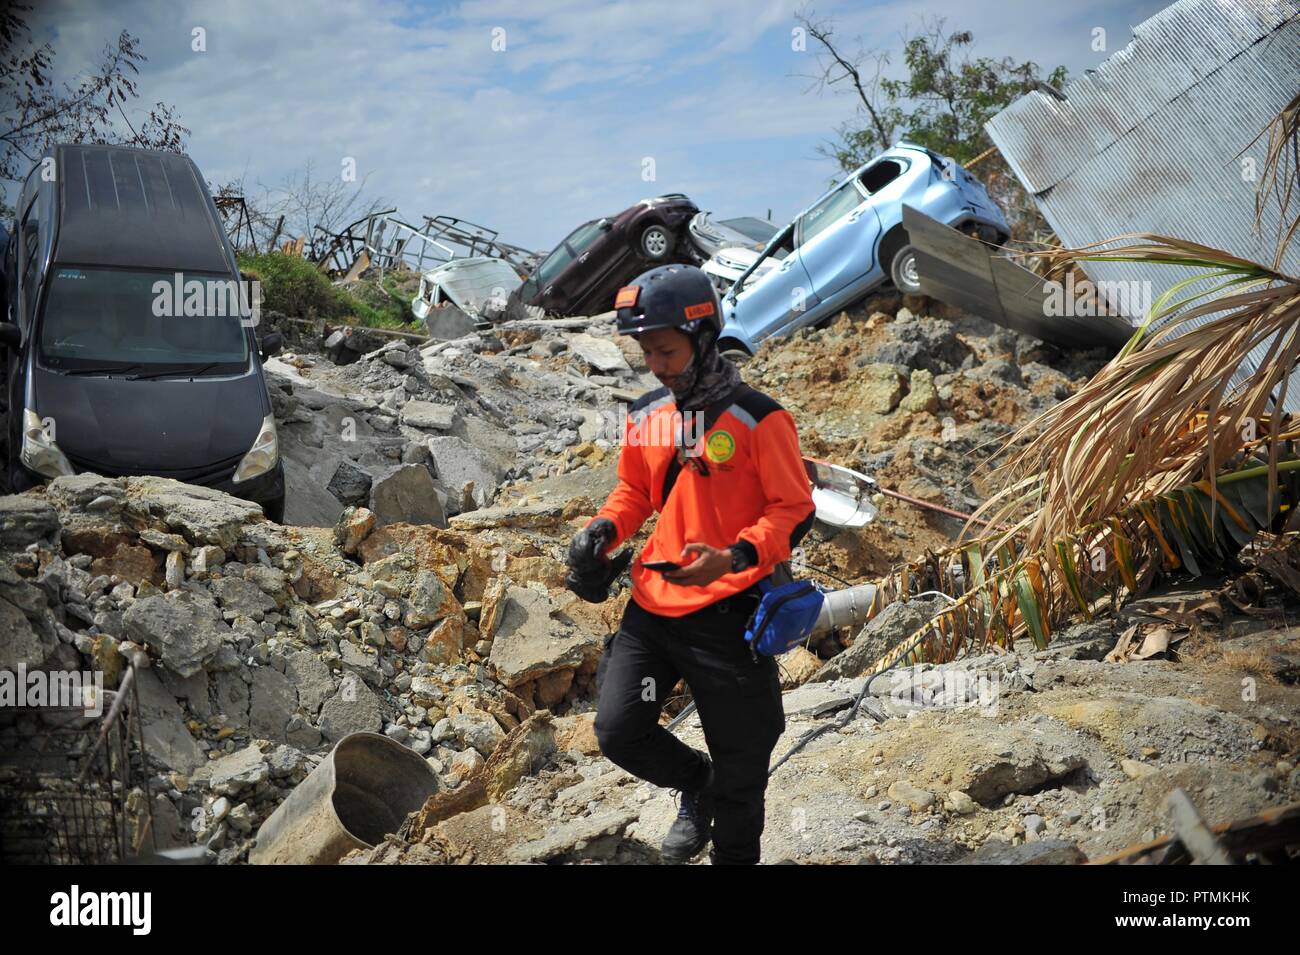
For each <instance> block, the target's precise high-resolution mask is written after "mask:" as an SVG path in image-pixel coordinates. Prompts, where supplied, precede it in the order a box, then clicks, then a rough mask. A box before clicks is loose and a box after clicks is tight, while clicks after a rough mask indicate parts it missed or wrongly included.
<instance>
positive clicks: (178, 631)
mask: <svg viewBox="0 0 1300 955" xmlns="http://www.w3.org/2000/svg"><path fill="white" fill-rule="evenodd" d="M122 628H123V630H124V631H125V634H126V638H127V639H128V640H134V641H136V642H137V643H145V644H148V645H149V646H150V647H152V648H153V649H154V650H155V651H156V652H158V653H159V654H160V655H161V656H162V660H163V663H164V664H165V665H166V666H167V668H168V669H170V670H171V671H172V672H174V673H175V674H176V675H177V676H182V677H187V676H190V675H192V674H194V673H196V672H198V671H199V669H201V668H202V666H203V664H204V663H206V662H207V661H208V660H210V659H211V658H212V656H213V655H214V654H215V653H216V652H217V649H218V648H219V647H220V646H221V642H222V640H224V639H227V638H229V637H231V636H232V633H231V630H230V628H229V627H228V626H226V624H225V622H224V621H223V620H222V619H221V611H219V610H218V609H217V606H216V604H215V603H213V602H212V601H211V600H207V599H203V598H200V597H198V596H196V595H195V594H193V593H191V592H190V591H187V590H173V591H171V592H170V593H167V594H161V595H155V596H152V597H143V598H141V599H139V600H137V601H136V602H135V603H133V604H132V605H131V606H130V607H128V608H127V611H126V613H125V614H123V616H122Z"/></svg>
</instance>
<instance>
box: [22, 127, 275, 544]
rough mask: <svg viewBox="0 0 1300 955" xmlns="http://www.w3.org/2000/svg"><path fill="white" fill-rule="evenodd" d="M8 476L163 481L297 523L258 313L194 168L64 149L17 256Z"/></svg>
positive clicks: (40, 168)
mask: <svg viewBox="0 0 1300 955" xmlns="http://www.w3.org/2000/svg"><path fill="white" fill-rule="evenodd" d="M4 268H5V278H6V283H5V284H6V285H7V286H8V295H7V314H6V315H5V316H4V317H5V319H6V321H4V322H0V345H2V346H3V347H4V348H5V350H6V352H7V370H8V377H7V390H8V395H7V397H8V409H9V415H8V417H9V430H8V453H7V461H6V465H7V477H8V483H9V487H10V489H11V490H13V491H21V490H24V489H26V488H28V487H31V486H33V485H35V484H37V483H39V482H41V481H44V480H48V479H49V478H52V477H56V476H58V475H61V474H75V473H80V472H83V471H89V472H94V473H96V474H102V475H105V476H109V477H116V476H118V475H125V474H132V475H139V474H153V475H160V476H163V477H170V478H175V479H177V480H180V481H186V482H188V483H192V484H201V485H204V486H206V487H211V488H215V489H217V490H221V491H226V492H228V493H230V494H234V495H236V496H238V497H241V498H244V499H246V500H249V501H254V502H256V503H258V504H261V505H262V509H263V511H264V512H265V513H266V515H267V517H269V518H271V519H272V520H274V521H281V520H282V519H283V516H284V494H285V489H284V469H283V465H282V464H281V461H280V453H279V444H278V440H277V437H276V431H275V419H274V416H273V415H272V413H271V402H270V398H269V396H268V394H267V389H266V381H265V379H264V378H263V375H262V364H261V359H262V358H263V357H267V356H269V355H271V354H274V353H275V352H276V351H278V350H279V348H280V345H281V339H280V336H279V334H278V333H275V332H269V333H267V334H266V335H265V337H264V338H263V340H262V342H261V345H260V348H259V344H258V341H257V335H256V330H255V326H256V324H257V309H256V307H255V305H254V303H253V302H252V301H250V299H249V297H248V294H247V289H246V287H245V286H243V285H242V283H241V279H240V274H239V266H238V263H237V262H236V260H235V253H234V249H233V248H232V247H231V245H230V241H229V239H228V238H227V237H226V234H225V231H224V229H223V228H222V224H221V218H220V216H219V215H218V213H217V209H216V206H215V204H214V203H213V201H212V196H211V195H210V194H209V192H208V188H207V185H206V184H205V183H204V181H203V178H202V176H201V175H200V174H199V170H198V168H197V167H196V166H195V165H194V162H193V161H192V160H191V159H190V158H189V157H188V156H185V155H182V154H180V153H171V152H161V151H157V150H147V149H137V148H133V147H127V146H98V145H86V146H80V145H78V146H71V145H70V146H56V147H54V148H53V149H52V150H51V151H50V152H49V153H48V154H47V155H46V156H45V157H43V158H42V161H41V162H38V163H37V164H36V166H35V168H33V169H32V171H31V174H30V175H28V177H27V180H26V182H25V184H24V186H23V189H22V193H21V195H20V197H19V201H18V205H17V209H16V213H15V223H14V232H13V236H12V238H11V239H10V242H9V247H8V250H7V252H6V254H5V263H4Z"/></svg>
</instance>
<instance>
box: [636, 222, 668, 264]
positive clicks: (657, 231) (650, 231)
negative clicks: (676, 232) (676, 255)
mask: <svg viewBox="0 0 1300 955" xmlns="http://www.w3.org/2000/svg"><path fill="white" fill-rule="evenodd" d="M672 247H673V237H672V236H671V235H669V233H668V229H667V228H665V227H664V226H662V225H659V224H657V223H656V224H654V225H648V226H646V227H645V231H644V232H642V233H641V254H642V255H644V256H645V257H646V258H647V259H649V260H650V261H651V262H660V261H662V260H663V259H666V258H668V253H669V252H670V251H672Z"/></svg>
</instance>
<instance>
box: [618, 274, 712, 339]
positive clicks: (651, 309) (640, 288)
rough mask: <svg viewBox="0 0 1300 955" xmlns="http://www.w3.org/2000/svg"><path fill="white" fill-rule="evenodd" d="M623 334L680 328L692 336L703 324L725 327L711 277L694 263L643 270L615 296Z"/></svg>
mask: <svg viewBox="0 0 1300 955" xmlns="http://www.w3.org/2000/svg"><path fill="white" fill-rule="evenodd" d="M614 308H615V310H616V321H617V323H618V332H619V334H620V335H636V334H638V333H640V332H648V331H651V330H653V329H656V328H678V329H681V330H682V331H683V332H685V333H686V334H688V335H690V336H691V337H692V338H695V337H697V336H698V334H699V332H700V330H701V329H703V328H706V327H708V328H712V329H713V338H714V339H717V337H718V334H719V333H720V332H721V331H722V307H721V303H720V302H719V301H718V293H717V290H716V289H714V287H713V283H712V282H711V281H710V280H709V277H708V276H707V275H705V274H704V273H703V272H701V271H700V270H699V269H697V268H696V267H695V266H693V265H661V266H659V267H658V268H654V269H651V270H650V271H649V272H643V273H642V274H641V275H638V276H637V277H636V278H635V279H633V280H632V282H631V284H629V285H624V286H623V287H622V288H621V289H619V290H618V295H617V296H615V298H614Z"/></svg>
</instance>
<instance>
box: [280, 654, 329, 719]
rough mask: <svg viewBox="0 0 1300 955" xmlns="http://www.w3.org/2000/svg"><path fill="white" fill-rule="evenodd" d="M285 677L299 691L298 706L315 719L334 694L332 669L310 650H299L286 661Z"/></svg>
mask: <svg viewBox="0 0 1300 955" xmlns="http://www.w3.org/2000/svg"><path fill="white" fill-rule="evenodd" d="M285 675H286V676H287V677H288V678H289V680H290V682H291V683H293V685H294V687H295V688H296V689H297V690H298V704H299V705H300V706H301V707H302V708H303V709H305V710H306V711H307V712H308V713H309V714H311V716H312V717H313V718H314V717H315V716H316V714H317V713H318V712H320V708H321V704H322V703H324V702H325V701H326V700H328V699H329V698H330V697H331V696H332V695H333V693H334V678H333V677H332V676H330V668H329V667H327V666H326V665H325V661H323V660H322V659H321V658H320V657H319V656H317V655H316V654H315V653H313V652H312V651H310V650H298V651H297V652H295V653H291V654H290V655H289V657H288V659H286V660H285Z"/></svg>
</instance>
